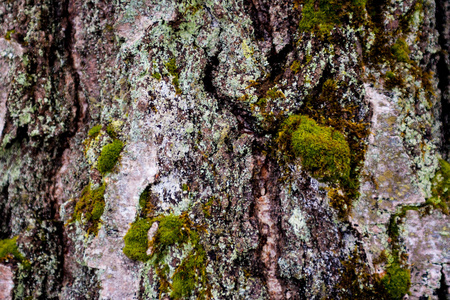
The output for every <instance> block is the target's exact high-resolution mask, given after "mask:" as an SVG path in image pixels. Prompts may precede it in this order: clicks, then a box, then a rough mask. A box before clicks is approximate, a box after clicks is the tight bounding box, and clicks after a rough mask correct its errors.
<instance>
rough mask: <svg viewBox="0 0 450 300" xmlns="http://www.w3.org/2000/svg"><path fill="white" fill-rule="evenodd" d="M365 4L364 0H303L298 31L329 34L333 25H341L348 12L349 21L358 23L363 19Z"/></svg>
mask: <svg viewBox="0 0 450 300" xmlns="http://www.w3.org/2000/svg"><path fill="white" fill-rule="evenodd" d="M365 5H366V0H346V1H340V0H318V1H316V0H305V1H304V2H303V10H302V19H301V20H300V23H299V26H298V28H299V31H300V32H309V31H314V32H318V33H319V34H320V35H324V36H325V35H329V34H330V32H331V30H332V29H333V27H334V26H339V25H341V24H342V23H343V22H344V21H345V20H346V19H348V17H349V15H350V14H351V15H352V17H353V20H352V22H351V23H352V24H354V25H358V24H360V23H361V22H362V20H364V14H365Z"/></svg>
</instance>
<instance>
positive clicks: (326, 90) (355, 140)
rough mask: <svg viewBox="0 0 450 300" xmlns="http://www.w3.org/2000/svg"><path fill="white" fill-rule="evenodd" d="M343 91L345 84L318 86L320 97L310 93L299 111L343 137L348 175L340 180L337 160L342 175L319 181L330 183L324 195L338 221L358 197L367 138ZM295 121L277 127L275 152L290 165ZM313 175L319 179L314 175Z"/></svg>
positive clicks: (356, 110) (366, 130)
mask: <svg viewBox="0 0 450 300" xmlns="http://www.w3.org/2000/svg"><path fill="white" fill-rule="evenodd" d="M346 87H347V84H346V82H336V81H335V80H333V79H327V80H326V81H325V82H324V83H323V85H322V91H321V93H320V94H319V95H317V94H315V93H312V94H311V95H309V96H307V97H306V98H305V99H304V104H303V105H302V107H301V108H300V111H299V113H300V114H301V115H304V116H308V117H309V118H311V119H313V120H315V121H316V122H317V124H318V126H325V127H331V128H333V130H335V131H336V132H339V133H343V134H344V135H345V137H346V142H347V143H348V147H349V149H350V163H349V167H348V170H349V175H348V176H342V175H344V174H345V173H346V170H347V167H346V165H347V163H346V162H347V160H346V159H338V161H341V162H344V164H342V165H339V164H338V169H341V170H342V171H343V172H342V173H341V174H335V176H333V178H323V179H324V180H328V181H330V187H331V189H330V191H329V193H328V195H329V197H330V205H331V206H332V207H333V208H335V209H336V210H337V211H338V214H339V217H341V218H345V217H346V216H347V215H348V213H349V212H350V211H351V209H352V206H353V200H354V199H357V198H358V197H359V179H360V171H361V169H362V166H363V162H364V155H365V151H366V148H367V142H366V141H367V137H368V135H369V123H365V122H363V121H364V120H363V119H361V117H360V116H361V112H360V107H359V106H358V105H356V104H354V103H352V102H345V101H343V97H344V93H345V92H346ZM299 121H300V118H294V117H293V118H291V119H290V120H289V121H288V120H286V121H285V122H284V123H283V126H282V127H281V130H280V133H279V136H278V138H277V140H276V142H277V146H276V147H277V151H279V152H280V153H282V155H283V157H282V159H283V160H286V161H293V158H295V155H294V154H295V153H294V151H293V149H292V143H291V138H292V135H293V133H294V131H295V130H296V129H297V127H298V126H299V124H300V122H299ZM330 130H331V129H330ZM338 140H339V138H338ZM344 148H346V147H344ZM344 153H345V155H344V157H346V155H347V153H348V152H347V151H346V150H345V151H344ZM313 175H314V176H317V177H320V176H319V175H317V174H313ZM325 175H326V174H325ZM335 179H337V180H335Z"/></svg>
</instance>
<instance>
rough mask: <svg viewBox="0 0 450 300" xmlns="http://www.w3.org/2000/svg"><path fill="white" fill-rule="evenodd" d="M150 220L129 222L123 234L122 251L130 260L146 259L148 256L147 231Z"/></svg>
mask: <svg viewBox="0 0 450 300" xmlns="http://www.w3.org/2000/svg"><path fill="white" fill-rule="evenodd" d="M150 226H151V224H150V222H149V221H148V220H147V219H142V220H138V221H136V222H134V223H133V224H131V227H130V229H129V230H128V232H127V234H126V235H125V237H124V238H123V239H124V242H125V247H124V248H123V253H124V254H125V255H126V256H128V257H129V258H130V259H132V260H139V261H143V262H145V261H147V260H149V259H150V256H149V255H147V249H148V237H147V232H148V230H149V229H150Z"/></svg>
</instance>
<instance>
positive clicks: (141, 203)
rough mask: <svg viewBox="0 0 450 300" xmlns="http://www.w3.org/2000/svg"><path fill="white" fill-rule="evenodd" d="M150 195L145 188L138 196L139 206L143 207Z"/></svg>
mask: <svg viewBox="0 0 450 300" xmlns="http://www.w3.org/2000/svg"><path fill="white" fill-rule="evenodd" d="M149 196H150V191H149V190H148V189H147V188H146V189H145V190H144V191H143V192H142V193H141V195H140V196H139V206H140V207H141V208H145V206H146V205H147V201H148V198H149Z"/></svg>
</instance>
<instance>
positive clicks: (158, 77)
mask: <svg viewBox="0 0 450 300" xmlns="http://www.w3.org/2000/svg"><path fill="white" fill-rule="evenodd" d="M152 77H153V78H155V79H158V80H160V79H161V74H159V73H157V72H156V73H153V74H152Z"/></svg>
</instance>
